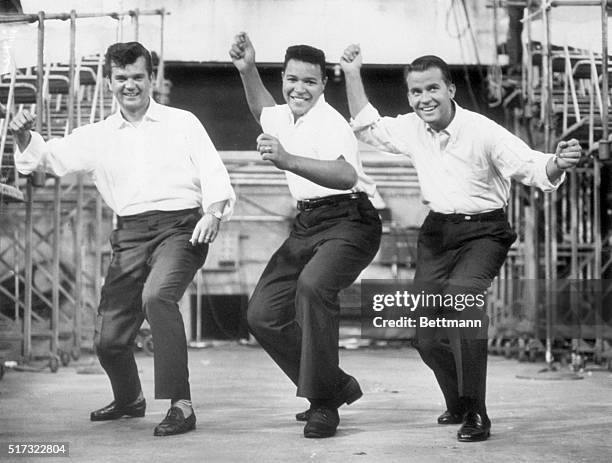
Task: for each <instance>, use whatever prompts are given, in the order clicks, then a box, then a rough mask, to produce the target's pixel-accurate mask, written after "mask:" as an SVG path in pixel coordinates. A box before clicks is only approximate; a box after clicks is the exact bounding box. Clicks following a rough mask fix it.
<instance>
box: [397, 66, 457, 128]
mask: <svg viewBox="0 0 612 463" xmlns="http://www.w3.org/2000/svg"><path fill="white" fill-rule="evenodd" d="M406 83H407V85H408V102H409V103H410V106H411V107H412V109H414V111H415V113H416V114H417V116H419V117H420V118H421V119H423V120H424V121H425V122H426V123H427V124H429V126H430V127H431V128H432V129H434V130H437V131H439V130H443V129H445V128H446V127H447V126H448V124H450V122H451V120H452V119H453V103H452V99H453V97H454V96H455V85H454V84H449V83H447V82H446V81H445V80H444V77H443V74H442V71H441V70H440V69H439V68H437V67H432V68H429V69H425V70H424V71H411V72H409V73H408V75H407V77H406Z"/></svg>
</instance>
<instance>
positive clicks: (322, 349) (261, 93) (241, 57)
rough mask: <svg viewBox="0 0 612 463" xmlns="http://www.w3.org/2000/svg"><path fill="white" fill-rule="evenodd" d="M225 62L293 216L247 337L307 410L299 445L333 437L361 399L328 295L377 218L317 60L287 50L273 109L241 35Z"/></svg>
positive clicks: (368, 245) (362, 259)
mask: <svg viewBox="0 0 612 463" xmlns="http://www.w3.org/2000/svg"><path fill="white" fill-rule="evenodd" d="M230 56H231V57H232V60H233V62H234V65H235V66H236V68H237V69H238V71H239V72H240V77H241V79H242V83H243V85H244V89H245V93H246V98H247V102H248V105H249V109H250V110H251V112H252V113H253V116H254V117H255V119H256V120H257V122H258V123H259V124H260V125H261V126H262V129H263V131H264V133H263V134H261V135H260V136H259V137H258V138H257V149H258V150H259V152H260V153H261V155H262V159H265V160H269V161H271V162H272V163H273V164H274V165H275V166H276V167H278V168H279V169H281V170H284V171H285V172H286V175H287V183H288V185H289V190H290V191H291V194H292V195H293V197H294V198H295V199H296V200H297V205H298V210H299V211H300V212H299V214H298V215H297V216H296V218H295V220H294V222H293V227H292V230H291V233H290V235H289V237H288V238H287V240H286V241H285V242H284V243H283V244H282V246H281V247H280V248H279V249H278V250H277V251H276V252H275V253H274V255H273V256H272V257H271V258H270V261H269V263H268V265H267V266H266V268H265V270H264V272H263V274H262V276H261V278H260V280H259V283H258V284H257V287H256V288H255V290H254V292H253V295H252V297H251V300H250V302H249V308H248V311H247V318H248V323H249V327H250V329H251V331H252V333H253V335H254V336H255V338H256V339H257V340H258V341H259V343H260V344H261V345H262V347H263V348H264V349H265V350H266V351H267V352H268V354H269V355H270V356H271V357H272V358H273V359H274V361H275V362H276V363H277V364H278V365H279V367H280V368H281V369H282V370H283V371H284V372H285V374H286V375H287V376H288V377H289V378H290V379H291V381H293V383H294V384H295V385H296V386H297V395H298V396H299V397H305V398H307V399H308V400H309V401H310V403H311V407H310V409H309V410H308V411H306V412H304V413H300V414H298V415H296V418H297V419H298V420H300V421H302V420H306V421H307V423H306V425H305V427H304V436H305V437H309V438H318V437H329V436H333V435H334V434H335V433H336V429H337V427H338V424H339V421H340V419H339V416H338V407H340V406H341V405H342V404H344V403H347V404H350V403H352V402H354V401H355V400H357V399H358V398H359V397H361V395H362V392H361V389H360V387H359V383H358V382H357V380H356V379H355V378H353V377H352V376H350V375H348V374H346V373H345V372H344V371H342V370H341V369H340V367H339V366H338V363H339V360H338V334H339V333H338V328H339V326H338V324H339V323H338V318H339V312H340V306H339V304H338V292H339V291H340V290H342V289H343V288H346V287H348V286H349V285H350V284H351V283H353V281H355V279H356V278H357V277H358V276H359V274H360V273H361V271H362V270H363V269H364V268H365V267H366V266H367V265H368V264H369V263H370V262H371V260H372V258H373V257H374V255H375V254H376V252H377V250H378V246H379V244H380V234H381V223H380V217H379V215H378V212H377V211H376V209H375V208H374V207H373V206H372V204H371V202H370V200H369V199H368V197H372V196H373V195H374V192H375V188H376V187H375V185H374V183H373V182H372V180H371V179H370V178H369V177H368V176H367V175H365V173H364V172H363V168H362V165H361V162H360V160H359V156H358V150H357V140H356V139H355V137H354V135H353V133H352V131H351V129H350V127H349V125H348V123H347V122H346V121H345V120H344V118H343V117H342V116H341V115H340V114H339V113H338V112H337V111H336V110H334V109H333V108H332V107H331V106H330V105H329V104H327V103H326V102H325V99H324V97H323V91H324V89H325V83H326V80H327V79H326V77H325V55H324V53H323V52H322V51H321V50H318V49H316V48H313V47H310V46H307V45H296V46H292V47H289V48H288V49H287V53H286V55H285V61H284V67H283V74H282V82H283V89H282V90H283V97H284V99H285V102H286V103H287V104H284V105H276V103H275V101H274V99H273V98H272V96H271V95H270V93H269V92H268V90H267V89H266V88H265V87H264V85H263V83H262V81H261V78H260V76H259V73H258V71H257V67H256V65H255V49H254V48H253V45H252V44H251V41H250V40H249V38H248V36H247V35H246V34H245V33H240V34H239V35H237V36H236V38H235V41H234V43H233V44H232V47H231V50H230Z"/></svg>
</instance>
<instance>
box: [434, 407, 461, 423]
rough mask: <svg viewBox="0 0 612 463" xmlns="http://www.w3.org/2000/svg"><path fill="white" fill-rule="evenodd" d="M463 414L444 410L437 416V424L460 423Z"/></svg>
mask: <svg viewBox="0 0 612 463" xmlns="http://www.w3.org/2000/svg"><path fill="white" fill-rule="evenodd" d="M461 423H463V416H462V415H461V414H459V413H451V412H449V411H448V410H446V411H445V412H444V413H442V414H441V415H440V416H439V417H438V424H461Z"/></svg>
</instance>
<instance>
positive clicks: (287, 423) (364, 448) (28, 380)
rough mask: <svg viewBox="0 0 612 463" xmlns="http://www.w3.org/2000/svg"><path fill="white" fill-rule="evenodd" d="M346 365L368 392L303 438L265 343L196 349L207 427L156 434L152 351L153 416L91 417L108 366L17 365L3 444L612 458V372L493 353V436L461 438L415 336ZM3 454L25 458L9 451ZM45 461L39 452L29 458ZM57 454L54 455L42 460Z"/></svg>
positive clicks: (170, 452) (345, 356)
mask: <svg viewBox="0 0 612 463" xmlns="http://www.w3.org/2000/svg"><path fill="white" fill-rule="evenodd" d="M341 356H342V360H341V363H342V366H343V367H344V369H345V370H346V371H348V372H350V373H352V374H353V375H355V376H356V377H357V378H358V379H359V381H360V382H361V386H362V388H363V390H364V393H365V395H364V397H363V398H362V399H361V400H360V401H358V402H356V403H355V404H353V405H351V406H349V407H346V406H345V407H343V408H342V409H341V424H340V428H339V431H338V434H337V436H336V437H334V438H329V439H321V440H316V439H304V438H303V437H302V427H303V424H301V423H297V422H296V421H295V420H294V417H293V415H294V413H295V412H297V411H301V410H302V409H303V408H304V406H305V402H304V401H303V400H302V399H298V398H296V397H295V396H294V393H295V390H294V388H293V387H292V385H291V384H290V383H289V381H288V380H287V379H286V378H285V377H284V376H283V375H282V373H281V372H280V370H279V369H278V368H277V367H276V365H274V364H273V363H272V362H271V361H270V360H269V358H268V357H267V356H266V354H265V353H264V352H263V351H262V350H261V349H259V348H254V347H247V346H241V345H234V344H232V345H223V346H220V347H213V348H208V349H202V350H191V351H190V368H191V376H192V379H191V385H192V395H193V399H194V405H195V410H196V415H197V418H198V423H197V429H196V430H195V431H193V432H190V433H188V434H184V435H181V436H172V437H165V438H160V437H153V435H152V431H153V428H154V426H155V425H156V424H157V423H158V422H159V421H161V419H162V418H163V417H164V415H165V412H166V409H167V407H168V403H167V401H154V400H152V395H153V384H152V379H153V359H152V358H151V357H147V356H145V355H144V354H140V353H139V354H138V355H137V360H138V364H139V368H140V369H141V378H142V381H143V388H144V392H145V396H146V398H147V401H148V410H147V415H146V416H145V417H144V418H136V419H122V420H119V421H114V422H102V423H92V422H90V421H89V412H90V411H91V410H92V409H95V408H98V407H100V406H102V405H105V404H107V403H108V402H110V387H109V384H108V381H107V379H106V377H105V376H103V375H100V374H77V369H78V367H79V364H80V365H84V364H87V361H88V360H87V359H81V360H80V361H79V362H78V364H75V363H73V364H71V365H69V366H68V367H65V368H60V370H59V371H58V372H57V373H56V374H52V373H50V372H49V370H45V371H44V372H41V373H31V372H17V371H8V372H7V373H6V374H5V376H4V379H3V380H2V381H0V407H1V413H0V446H1V447H2V449H3V452H6V443H8V442H16V441H18V442H32V441H62V442H68V443H69V445H70V458H69V459H66V458H64V459H61V460H60V459H59V458H57V459H56V458H52V459H51V461H55V460H57V461H67V460H71V461H83V462H85V461H87V462H117V461H125V462H144V461H147V462H149V461H180V462H191V461H194V462H195V461H197V462H214V463H216V462H263V463H268V462H302V461H308V462H310V461H322V462H342V463H347V462H364V463H365V462H400V461H401V462H485V461H486V462H496V463H499V462H506V461H507V462H510V461H511V462H529V463H533V462H572V463H574V462H598V463H599V462H610V461H612V374H611V373H610V372H608V371H593V372H591V373H588V372H587V373H586V374H585V376H584V379H582V380H577V381H576V380H574V381H552V380H542V379H519V378H517V375H519V376H520V375H525V374H527V375H529V374H534V375H536V376H537V371H538V370H539V369H541V368H542V367H543V365H542V364H523V363H518V362H517V361H516V360H506V359H504V358H501V357H494V356H491V357H490V361H489V393H488V405H489V414H490V417H491V419H492V422H493V427H492V436H491V438H490V439H489V440H488V441H486V442H481V443H459V442H457V440H456V438H455V432H456V430H457V426H439V425H437V424H436V422H435V419H436V417H437V415H438V414H439V413H441V412H442V411H443V409H444V407H443V405H442V396H441V393H440V392H439V391H438V389H437V386H436V385H435V383H434V378H433V375H432V373H431V372H430V370H429V369H428V368H427V367H426V366H425V365H424V364H423V363H422V362H421V361H420V359H419V357H418V354H417V353H416V352H415V351H414V350H412V349H410V348H402V349H390V348H387V349H359V350H349V351H347V350H343V351H342V352H341ZM0 460H2V461H19V462H23V461H27V460H28V458H25V457H20V458H8V456H7V455H6V453H4V454H3V455H0ZM30 460H32V461H40V459H39V458H36V459H34V458H30ZM43 461H49V460H43Z"/></svg>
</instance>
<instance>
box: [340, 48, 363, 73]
mask: <svg viewBox="0 0 612 463" xmlns="http://www.w3.org/2000/svg"><path fill="white" fill-rule="evenodd" d="M361 65H362V58H361V47H360V46H359V45H357V44H351V45H349V46H348V47H346V48H345V49H344V53H342V56H341V57H340V67H341V68H342V70H343V71H344V72H345V73H349V72H358V71H359V70H360V69H361Z"/></svg>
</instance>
